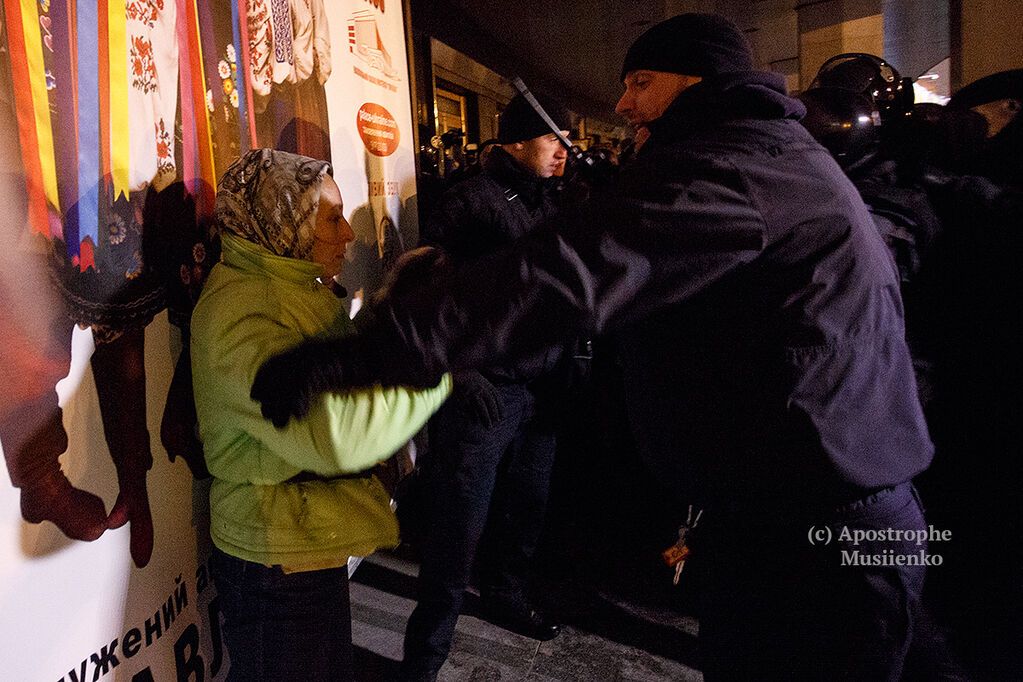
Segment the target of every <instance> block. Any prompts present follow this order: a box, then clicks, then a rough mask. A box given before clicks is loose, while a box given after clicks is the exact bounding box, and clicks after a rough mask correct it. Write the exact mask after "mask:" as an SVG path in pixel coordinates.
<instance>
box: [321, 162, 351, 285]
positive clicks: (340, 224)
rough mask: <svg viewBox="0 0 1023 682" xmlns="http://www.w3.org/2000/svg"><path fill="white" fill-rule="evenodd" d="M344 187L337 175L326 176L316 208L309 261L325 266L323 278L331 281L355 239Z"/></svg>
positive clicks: (338, 271) (339, 270)
mask: <svg viewBox="0 0 1023 682" xmlns="http://www.w3.org/2000/svg"><path fill="white" fill-rule="evenodd" d="M343 211H344V203H343V202H342V201H341V190H340V189H338V186H337V183H336V182H334V178H332V177H330V176H329V175H328V176H325V177H324V178H323V187H322V189H321V190H320V205H319V208H318V209H317V210H316V226H315V227H314V228H313V251H312V254H311V255H310V260H312V261H313V262H314V263H317V264H319V265H322V266H323V280H324V281H329V280H330V279H331V278H333V277H336V276H337V275H339V274H340V273H341V266H342V264H344V260H345V249H347V248H348V242H350V241H352V240H353V239H355V233H354V232H353V231H352V226H351V225H349V224H348V221H347V220H345V217H344V214H343V213H342V212H343Z"/></svg>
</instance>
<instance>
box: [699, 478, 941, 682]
mask: <svg viewBox="0 0 1023 682" xmlns="http://www.w3.org/2000/svg"><path fill="white" fill-rule="evenodd" d="M715 521H717V522H715ZM926 528H927V526H926V524H925V522H924V517H923V512H922V510H921V507H920V504H919V501H918V499H917V496H916V493H915V490H914V489H913V486H912V485H911V484H909V483H904V484H902V485H899V486H896V487H894V488H889V489H885V490H883V491H880V492H878V493H876V494H874V495H871V496H869V497H866V498H864V499H863V500H860V501H858V502H856V503H854V504H851V505H848V506H847V507H845V508H843V509H841V510H836V511H835V512H832V513H828V514H822V515H821V516H820V517H819V518H817V519H813V518H808V519H807V520H806V521H805V522H804V521H801V520H800V521H794V520H792V519H786V518H780V517H778V516H776V515H772V513H771V510H769V509H761V510H758V512H757V513H750V514H749V515H747V516H745V518H744V519H742V520H739V519H733V520H726V521H724V522H721V520H719V519H714V518H713V515H712V513H711V510H708V511H707V513H706V518H705V524H703V525H702V527H701V528H700V529H699V530H700V533H701V538H703V539H704V540H705V541H706V542H705V546H703V547H699V546H698V548H696V549H694V553H693V561H692V563H693V566H694V568H695V567H696V566H698V565H699V566H700V569H699V570H700V572H701V574H702V575H701V578H702V581H703V582H705V583H706V586H705V588H704V595H703V596H705V597H706V602H705V604H704V607H703V609H702V611H703V612H702V613H701V615H700V649H701V651H702V652H703V659H704V667H703V671H704V676H705V677H706V679H707V680H750V679H757V680H797V679H798V680H872V681H873V680H878V681H880V680H899V679H900V678H901V676H902V674H903V671H904V663H905V661H906V659H907V655H908V654H909V650H910V645H911V644H913V640H914V637H916V636H918V634H920V633H919V632H918V630H919V624H920V620H921V611H920V608H921V607H920V595H921V591H922V589H923V582H924V575H925V573H926V571H927V566H926V565H921V562H923V561H925V560H926V558H927V557H931V558H933V555H934V554H940V553H941V551H942V548H941V543H931V545H930V546H929V544H928V542H927V540H926V539H924V540H919V538H910V539H906V538H905V537H902V538H899V539H893V536H894V535H896V533H893V532H892V531H896V532H899V534H900V535H901V534H904V533H901V532H903V531H914V532H916V531H919V532H923V531H925V529H926ZM938 561H940V558H939V559H938Z"/></svg>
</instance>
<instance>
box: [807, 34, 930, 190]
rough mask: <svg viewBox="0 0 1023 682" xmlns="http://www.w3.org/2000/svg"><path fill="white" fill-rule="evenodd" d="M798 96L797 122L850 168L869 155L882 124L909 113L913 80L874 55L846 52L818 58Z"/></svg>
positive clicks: (878, 140) (876, 144)
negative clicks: (801, 111) (801, 114)
mask: <svg viewBox="0 0 1023 682" xmlns="http://www.w3.org/2000/svg"><path fill="white" fill-rule="evenodd" d="M800 99H801V100H802V101H803V104H805V105H806V108H807V115H806V117H805V118H804V119H803V125H804V126H805V127H806V128H807V130H809V131H810V134H811V135H813V136H814V138H815V139H816V140H817V141H818V142H820V143H821V144H822V145H824V147H826V148H827V149H828V151H830V152H831V153H832V155H833V156H834V157H835V159H836V160H837V161H838V163H839V165H841V166H842V167H843V168H845V169H846V170H850V169H851V168H853V167H854V166H856V165H858V164H859V163H860V162H861V161H864V160H865V159H867V158H868V157H872V156H873V155H874V152H876V151H877V149H878V146H879V144H880V141H881V131H882V127H883V126H886V125H895V124H896V122H897V121H901V120H904V119H905V118H906V117H908V116H909V115H910V113H911V112H912V110H913V85H912V81H911V79H909V78H901V77H900V76H899V72H898V71H896V70H895V68H894V67H892V66H891V65H890V64H889V63H888V62H886V61H885V60H883V59H881V58H880V57H876V56H874V55H871V54H864V53H859V52H850V53H846V54H840V55H836V56H834V57H832V58H831V59H828V60H827V61H826V62H824V65H823V66H821V68H820V70H819V71H818V72H817V76H816V77H815V78H814V79H813V82H812V83H811V84H810V87H809V88H808V89H807V90H806V92H804V93H803V94H802V95H800Z"/></svg>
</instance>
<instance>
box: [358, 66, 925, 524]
mask: <svg viewBox="0 0 1023 682" xmlns="http://www.w3.org/2000/svg"><path fill="white" fill-rule="evenodd" d="M801 114H802V105H801V104H799V103H798V102H796V101H795V100H792V99H790V98H788V97H787V96H785V94H784V86H783V84H782V82H781V80H780V79H779V78H777V77H775V76H773V75H770V74H761V73H748V74H737V75H732V76H730V77H727V78H717V79H707V80H704V81H703V82H701V83H700V84H698V85H695V86H693V87H691V88H689V89H688V90H686V91H685V92H683V93H682V94H681V95H680V96H679V97H678V98H677V100H676V101H675V102H674V103H673V104H672V105H671V106H670V107H669V109H668V111H667V112H666V113H665V114H664V115H663V116H662V117H661V119H659V120H658V121H656V122H654V125H652V126H651V133H652V134H651V137H650V139H649V141H648V142H647V143H646V145H645V146H644V148H643V149H642V151H641V153H640V154H639V157H638V158H637V159H636V161H635V162H634V163H632V164H630V165H629V166H628V167H627V168H625V169H623V171H622V175H621V178H620V181H619V182H618V184H617V187H616V188H615V189H614V190H613V191H611V192H609V193H607V194H606V195H605V196H603V197H597V198H596V200H595V201H593V202H590V203H589V204H588V205H586V206H585V207H584V209H583V210H581V211H578V212H575V213H573V214H571V215H568V216H565V217H561V218H558V219H557V220H556V224H555V225H553V226H551V229H541V230H539V231H537V232H534V233H533V234H530V235H529V236H527V237H526V238H524V239H522V240H520V241H519V242H518V243H517V244H516V245H515V247H514V248H513V249H512V250H509V251H507V252H505V253H503V254H500V255H499V256H495V257H493V258H490V259H485V260H484V261H483V262H481V263H479V264H477V265H475V266H472V267H469V268H465V269H463V270H462V271H461V272H460V273H459V275H458V276H457V277H456V278H455V281H454V282H452V283H449V284H448V285H445V288H444V289H443V290H439V291H429V292H424V293H423V297H422V300H421V301H420V302H419V304H418V305H415V304H409V303H405V304H397V303H396V304H393V305H391V306H389V307H388V306H385V307H384V309H382V310H381V311H380V313H381V320H382V324H383V327H381V328H379V329H377V330H376V332H375V333H374V334H373V335H372V337H371V338H366V339H363V340H362V341H359V342H358V343H361V344H363V347H362V348H360V349H351V348H346V349H345V351H344V352H345V353H348V352H352V351H356V352H358V353H359V354H360V356H361V357H360V359H359V360H358V367H355V366H353V367H350V368H348V370H347V371H348V372H349V373H350V374H352V375H356V374H358V373H359V372H360V371H362V372H365V370H366V369H369V372H368V374H369V375H373V376H385V377H387V379H388V380H389V381H398V380H401V381H409V380H415V381H420V382H423V381H427V380H428V379H430V378H434V377H436V376H437V374H438V373H439V372H440V371H442V370H443V369H445V368H448V367H452V366H456V367H457V366H467V365H468V366H471V365H479V364H483V363H490V362H493V360H494V358H499V357H508V356H511V355H521V354H523V353H528V352H530V351H531V350H532V349H535V348H537V347H540V346H542V345H544V344H549V343H551V342H552V341H556V340H559V339H563V338H565V337H567V336H568V335H571V334H577V333H579V332H580V331H582V332H589V333H595V332H605V331H616V332H617V333H618V334H619V335H620V337H621V341H622V346H623V348H624V351H623V356H624V357H623V362H624V365H625V367H624V369H625V373H624V378H625V381H626V391H627V394H628V395H627V401H631V407H630V416H631V418H632V422H633V425H634V427H635V430H636V437H637V440H638V441H639V443H640V445H641V447H642V450H643V453H644V455H645V456H646V457H647V458H648V460H649V461H650V462H651V463H652V464H653V465H654V466H655V467H656V468H657V470H658V471H660V472H662V478H663V480H665V481H666V482H671V483H675V484H677V486H679V489H680V491H681V492H682V494H684V495H687V496H690V497H691V498H693V499H696V500H701V501H704V502H705V503H707V504H709V505H712V506H715V507H716V508H717V509H721V510H723V511H724V512H725V513H727V511H728V509H729V508H731V509H733V510H736V511H738V512H739V513H741V514H747V513H749V511H750V510H751V509H760V510H761V511H762V513H764V514H772V513H781V512H782V511H783V510H784V509H785V508H788V509H789V510H790V511H796V510H799V511H801V512H804V513H806V512H809V511H811V510H814V509H816V510H818V511H819V510H822V509H826V508H829V507H831V506H833V505H835V504H837V503H840V502H842V501H847V500H851V499H855V498H858V497H861V496H862V495H863V494H864V493H865V492H867V491H872V490H876V489H880V488H884V487H887V486H891V485H894V484H897V483H900V482H903V481H906V480H909V479H910V478H912V477H913V476H915V475H916V474H918V473H919V472H920V471H922V470H923V469H925V468H926V467H927V465H928V463H929V462H930V459H931V454H932V446H931V443H930V439H929V437H928V433H927V429H926V426H925V424H924V420H923V416H922V414H921V410H920V405H919V402H918V400H917V396H916V388H915V385H914V380H913V370H912V366H911V363H910V358H909V353H908V351H907V348H906V342H905V338H904V325H903V309H902V301H901V299H900V295H899V281H898V275H897V272H896V270H895V268H894V266H893V264H892V262H891V259H890V257H889V256H888V253H887V251H886V247H885V244H884V242H883V240H882V239H881V237H880V236H879V234H878V231H877V229H876V228H875V227H874V224H873V222H872V220H871V217H870V214H869V213H868V212H867V209H866V207H865V206H864V205H863V202H862V200H861V199H860V197H859V195H858V193H857V192H856V189H855V188H854V187H853V185H852V184H851V183H850V182H849V180H848V179H847V178H846V177H845V175H843V173H842V171H841V169H840V168H839V167H838V165H837V164H836V163H835V162H834V160H833V159H832V158H831V156H830V155H829V154H828V152H827V151H826V150H825V149H824V148H823V147H821V146H820V145H819V144H817V142H815V141H814V140H813V138H811V137H810V135H809V133H807V132H806V130H804V129H803V127H802V126H800V125H799V123H798V121H797V119H798V117H799V116H800V115H801ZM381 349H386V350H381ZM374 356H376V357H379V358H381V360H379V361H378V360H376V359H375V358H374ZM396 357H399V358H402V363H404V364H401V365H399V364H395V363H394V362H393V358H396ZM383 358H387V360H384V359H383Z"/></svg>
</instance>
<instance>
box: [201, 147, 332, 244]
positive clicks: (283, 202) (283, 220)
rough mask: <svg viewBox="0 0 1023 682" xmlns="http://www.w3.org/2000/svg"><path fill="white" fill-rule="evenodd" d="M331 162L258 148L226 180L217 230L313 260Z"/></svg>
mask: <svg viewBox="0 0 1023 682" xmlns="http://www.w3.org/2000/svg"><path fill="white" fill-rule="evenodd" d="M329 172H330V164H329V163H327V162H326V161H317V160H316V159H311V158H309V157H308V156H299V155H298V154H289V153H288V152H280V151H277V150H275V149H253V150H252V151H250V152H247V153H246V154H245V155H244V156H242V157H241V158H240V159H238V160H237V161H235V162H234V163H233V164H231V167H230V168H228V169H227V172H226V173H224V177H223V178H222V179H221V180H220V187H219V188H218V189H217V201H216V205H215V207H214V218H215V223H216V229H217V230H220V231H223V232H227V233H228V234H233V235H235V236H238V237H241V238H242V239H246V240H248V241H250V242H253V243H255V244H258V245H260V246H262V247H263V248H265V249H267V250H268V251H270V252H271V253H274V254H276V255H278V256H285V257H287V258H298V259H301V260H309V255H310V253H311V252H312V248H313V228H314V227H315V225H316V209H317V207H318V206H319V201H320V190H321V188H322V187H323V176H324V174H326V173H329Z"/></svg>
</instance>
